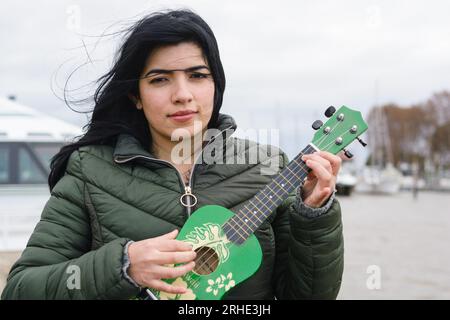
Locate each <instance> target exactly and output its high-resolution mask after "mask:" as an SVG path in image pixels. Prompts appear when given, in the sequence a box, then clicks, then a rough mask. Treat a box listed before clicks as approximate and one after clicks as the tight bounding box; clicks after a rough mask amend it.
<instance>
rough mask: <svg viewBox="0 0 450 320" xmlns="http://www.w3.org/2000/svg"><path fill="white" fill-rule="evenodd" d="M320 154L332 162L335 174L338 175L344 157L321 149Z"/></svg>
mask: <svg viewBox="0 0 450 320" xmlns="http://www.w3.org/2000/svg"><path fill="white" fill-rule="evenodd" d="M319 154H320V155H321V156H322V157H324V158H325V159H327V160H328V161H329V162H330V164H331V168H332V170H333V175H337V174H338V172H339V169H340V168H341V165H342V158H341V157H339V156H336V155H334V154H332V153H330V152H326V151H320V152H319Z"/></svg>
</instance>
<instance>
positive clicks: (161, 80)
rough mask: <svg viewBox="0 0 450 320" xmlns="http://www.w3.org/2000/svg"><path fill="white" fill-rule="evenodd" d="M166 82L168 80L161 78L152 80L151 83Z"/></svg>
mask: <svg viewBox="0 0 450 320" xmlns="http://www.w3.org/2000/svg"><path fill="white" fill-rule="evenodd" d="M165 81H167V79H166V78H164V77H160V78H154V79H152V80H150V83H162V82H165Z"/></svg>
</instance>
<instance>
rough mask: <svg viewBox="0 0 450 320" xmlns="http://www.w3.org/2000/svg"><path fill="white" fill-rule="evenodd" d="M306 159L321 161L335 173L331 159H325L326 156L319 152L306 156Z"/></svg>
mask: <svg viewBox="0 0 450 320" xmlns="http://www.w3.org/2000/svg"><path fill="white" fill-rule="evenodd" d="M306 159H311V160H315V161H317V162H320V163H321V164H322V166H324V167H325V169H327V170H328V171H329V172H330V173H333V168H332V167H331V163H330V161H328V159H325V158H324V157H322V156H320V155H319V154H318V153H312V154H309V155H307V156H306Z"/></svg>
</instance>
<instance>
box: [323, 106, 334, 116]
mask: <svg viewBox="0 0 450 320" xmlns="http://www.w3.org/2000/svg"><path fill="white" fill-rule="evenodd" d="M335 112H336V108H335V107H333V106H329V107H328V108H327V110H325V117H327V118H329V117H331V116H332V115H333V114H334V113H335Z"/></svg>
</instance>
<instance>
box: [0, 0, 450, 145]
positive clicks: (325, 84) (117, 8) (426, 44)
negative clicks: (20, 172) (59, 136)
mask: <svg viewBox="0 0 450 320" xmlns="http://www.w3.org/2000/svg"><path fill="white" fill-rule="evenodd" d="M179 7H185V8H186V7H187V8H190V9H192V10H194V11H195V12H197V13H199V14H200V15H201V16H202V17H203V18H204V19H205V20H206V21H207V22H208V23H209V24H210V26H211V28H212V29H213V31H214V33H215V35H216V38H217V40H218V43H219V47H220V52H221V57H222V62H223V65H224V68H225V73H226V76H227V89H226V93H225V98H224V105H223V109H222V111H223V112H225V113H231V114H233V115H234V116H235V118H236V120H237V121H238V124H241V126H244V127H247V126H250V125H253V126H255V121H253V122H250V120H249V119H250V115H255V114H256V110H259V111H260V114H259V115H257V119H259V120H258V121H256V123H257V124H258V125H260V126H261V127H264V128H267V127H276V126H277V123H278V124H279V123H280V122H281V123H285V124H286V127H289V129H286V130H285V132H287V131H289V136H290V135H291V132H294V134H295V137H297V138H298V137H301V138H298V139H297V140H296V141H300V142H307V141H308V139H309V135H310V134H311V132H310V131H311V130H310V129H309V126H310V123H311V122H312V121H313V120H314V119H316V118H320V117H321V115H322V112H323V110H324V109H325V108H326V107H327V106H328V105H335V106H340V105H342V104H345V105H348V106H350V107H354V108H358V109H360V110H362V111H363V112H364V113H367V112H368V111H369V109H370V107H371V106H373V105H374V104H375V103H386V102H396V103H399V104H401V105H407V104H411V103H416V102H421V101H423V100H425V99H427V98H428V97H429V96H430V95H431V94H432V93H433V92H436V91H439V90H443V89H450V77H449V74H450V19H448V14H449V13H450V2H449V1H445V0H429V1H424V0H391V1H376V0H348V1H345V0H344V1H331V0H330V1H322V0H321V1H305V0H302V1H298V0H297V1H282V0H279V1H261V0H258V1H253V0H252V1H245V0H244V1H242V0H241V1H230V0H228V1H211V0H209V1H207V0H204V1H122V0H116V1H114V0H108V1H103V0H101V1H97V0H96V1H95V2H94V1H42V0H41V1H39V0H36V1H32V2H31V1H18V0H14V1H9V0H7V1H5V0H3V1H2V2H1V4H0V40H1V42H0V43H1V47H0V95H5V96H6V95H9V94H15V95H16V96H17V99H18V101H19V102H22V103H24V104H26V105H29V106H32V107H34V108H36V109H40V110H42V111H45V112H47V113H50V114H52V115H55V116H57V117H60V118H63V119H66V120H68V121H71V122H73V123H75V124H79V125H81V124H84V123H85V121H86V118H85V117H82V116H79V115H77V114H76V113H74V112H72V111H70V110H69V109H68V108H67V107H66V106H65V105H64V104H63V103H62V102H61V101H60V100H59V99H58V98H57V97H56V96H55V94H54V93H53V92H52V89H51V84H52V83H53V87H54V91H55V92H56V94H57V95H59V96H61V95H62V90H61V88H60V87H61V86H62V85H63V84H64V82H65V80H66V78H67V75H68V74H69V73H70V71H73V69H74V68H76V67H77V66H80V65H81V64H83V63H84V62H86V59H87V55H86V50H85V49H84V48H83V47H82V44H83V42H84V43H85V44H86V46H87V52H89V55H90V57H91V58H92V60H94V63H93V64H90V65H87V66H86V67H84V68H82V69H81V70H80V71H79V72H77V73H76V74H75V75H74V77H73V81H72V82H70V83H69V89H75V88H77V87H79V86H82V85H87V84H89V83H90V82H92V81H94V80H95V79H96V78H97V77H98V76H99V75H101V74H102V73H104V72H106V71H107V69H108V67H109V66H110V63H111V59H112V57H113V55H114V50H115V49H116V48H117V44H118V41H120V37H100V35H101V34H102V33H103V32H106V33H108V32H111V31H117V30H119V29H120V27H123V26H126V25H129V24H130V23H132V22H133V21H135V20H136V19H137V18H139V17H142V16H143V15H144V14H145V13H148V12H151V11H154V10H158V9H164V8H179ZM108 28H109V29H108ZM84 89H90V90H91V91H89V90H84ZM84 89H83V90H78V91H75V93H76V95H74V97H78V98H80V97H83V95H84V94H87V93H92V90H93V89H95V87H93V86H92V85H91V86H90V87H89V86H88V87H85V88H84ZM274 107H276V108H277V109H276V110H278V112H274V111H273V110H272V109H271V108H274ZM264 110H267V111H264ZM271 110H272V111H271ZM250 112H251V113H250ZM277 121H278V122H277ZM295 125H298V127H297V128H296V129H295V128H294V126H295ZM293 128H294V129H293ZM287 138H288V137H287ZM287 138H286V137H284V139H287ZM287 148H288V149H289V148H290V147H287Z"/></svg>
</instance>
